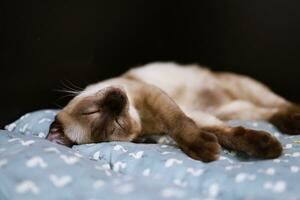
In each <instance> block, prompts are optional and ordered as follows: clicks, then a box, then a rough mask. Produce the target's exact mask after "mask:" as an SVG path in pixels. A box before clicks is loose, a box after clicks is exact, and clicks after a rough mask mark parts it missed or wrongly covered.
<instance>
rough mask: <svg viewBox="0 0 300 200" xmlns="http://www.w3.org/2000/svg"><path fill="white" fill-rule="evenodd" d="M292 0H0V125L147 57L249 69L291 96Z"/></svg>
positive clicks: (295, 34) (298, 47) (294, 89)
mask: <svg viewBox="0 0 300 200" xmlns="http://www.w3.org/2000/svg"><path fill="white" fill-rule="evenodd" d="M299 8H300V1H299V0H288V1H283V0H263V1H262V0H251V1H240V0H236V1H235V0H230V1H219V0H210V1H202V0H198V1H175V0H174V1H168V0H161V1H154V0H153V1H141V0H136V1H135V0H128V1H127V0H119V1H113V0H109V1H104V0H94V1H88V0H87V1H82V0H81V1H76V0H52V1H40V0H27V1H19V0H18V1H17V0H4V1H3V0H2V1H1V3H0V34H1V43H0V47H1V60H0V64H1V71H0V74H1V78H0V89H1V97H0V113H1V114H0V126H3V125H4V124H6V123H8V122H10V121H12V120H14V119H16V118H17V117H19V116H20V115H21V114H24V113H25V112H29V111H33V110H36V109H41V108H57V107H58V105H60V106H63V105H65V104H66V103H67V101H68V100H69V99H70V98H60V97H62V96H63V95H64V94H61V93H58V92H55V91H54V90H55V89H61V88H64V86H63V83H65V84H68V85H69V84H70V83H68V82H72V83H73V84H75V85H77V86H80V87H84V86H85V85H87V84H89V83H92V82H95V81H98V80H102V79H104V78H107V77H111V76H116V75H119V74H121V73H122V72H124V71H126V70H127V69H128V68H129V67H132V66H135V65H140V64H144V63H147V62H151V61H177V62H180V63H191V62H192V63H200V64H203V65H208V66H210V67H211V68H212V69H215V70H230V71H234V72H238V73H243V74H247V75H250V76H252V77H254V78H256V79H258V80H260V81H262V82H264V83H266V84H267V85H269V86H271V87H272V88H273V90H274V91H276V92H278V93H279V94H281V95H283V96H284V97H286V98H288V99H291V100H293V101H300V92H299V89H298V86H300V79H299V75H300V68H299V67H300V60H299V58H300V37H299V36H300V9H299Z"/></svg>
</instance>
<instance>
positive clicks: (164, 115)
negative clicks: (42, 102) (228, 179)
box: [47, 63, 300, 162]
mask: <svg viewBox="0 0 300 200" xmlns="http://www.w3.org/2000/svg"><path fill="white" fill-rule="evenodd" d="M231 119H247V120H266V121H269V122H271V123H273V124H274V125H275V126H276V127H277V128H278V129H280V130H281V131H282V132H284V133H287V134H298V133H300V107H298V106H297V105H295V104H293V103H291V102H289V101H287V100H285V99H284V98H282V97H280V96H278V95H276V94H274V93H273V92H272V91H271V90H269V89H268V88H267V87H266V86H264V85H263V84H262V83H259V82H257V81H255V80H253V79H251V78H249V77H246V76H242V75H237V74H233V73H225V72H212V71H210V70H208V69H206V68H203V67H200V66H196V65H186V66H181V65H179V64H175V63H151V64H147V65H144V66H141V67H139V68H135V69H131V70H129V71H128V72H126V73H125V74H123V75H121V76H120V77H116V78H112V79H108V80H105V81H101V82H99V83H96V84H93V85H89V86H88V87H86V88H85V89H84V90H83V91H82V92H80V93H79V94H78V95H77V96H76V97H75V98H73V99H72V100H71V101H70V102H69V103H68V104H67V105H66V106H65V107H64V108H63V109H62V110H61V111H60V112H59V113H58V114H57V116H56V118H55V121H54V122H53V123H52V124H51V127H50V130H49V134H48V135H47V139H48V140H50V141H53V142H56V143H59V144H63V145H66V146H72V145H73V144H85V143H97V142H104V141H137V140H138V139H139V138H140V137H143V136H147V135H151V134H167V135H169V136H170V137H172V138H173V139H174V140H175V141H176V142H177V144H178V146H179V147H180V148H181V150H182V151H183V152H185V153H186V154H187V155H188V156H190V157H192V158H194V159H197V160H201V161H204V162H209V161H213V160H216V159H218V157H219V152H220V145H221V146H223V147H225V148H229V149H234V150H237V151H243V152H246V153H248V154H249V155H253V156H256V157H261V158H276V157H278V156H280V155H281V153H282V146H281V144H280V142H279V141H278V140H277V139H276V138H275V137H273V136H271V135H270V134H269V133H267V132H264V131H256V130H251V129H247V128H243V127H229V126H228V125H227V124H226V123H225V121H226V120H231Z"/></svg>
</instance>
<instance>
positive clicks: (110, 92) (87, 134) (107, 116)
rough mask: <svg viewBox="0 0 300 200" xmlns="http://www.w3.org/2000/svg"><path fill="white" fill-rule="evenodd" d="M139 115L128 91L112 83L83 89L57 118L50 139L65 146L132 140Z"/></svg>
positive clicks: (49, 135) (138, 128) (136, 132)
mask: <svg viewBox="0 0 300 200" xmlns="http://www.w3.org/2000/svg"><path fill="white" fill-rule="evenodd" d="M140 128H141V126H140V121H139V116H138V113H137V111H136V110H135V108H134V107H133V106H132V105H130V102H129V98H128V96H127V94H126V91H125V90H124V89H122V88H121V87H117V86H116V87H115V86H109V87H104V88H102V89H100V90H97V91H95V92H93V91H84V92H82V93H81V94H79V95H77V96H76V97H75V98H73V99H72V100H71V101H70V102H69V103H68V104H67V105H66V106H65V107H64V108H63V109H62V110H61V111H60V112H59V113H58V114H57V115H56V117H55V120H54V122H53V123H52V124H51V126H50V129H49V133H48V135H47V137H46V138H47V139H48V140H50V141H53V142H56V143H59V144H63V145H66V146H72V145H73V144H86V143H97V142H103V141H112V140H119V141H131V140H133V139H134V138H135V137H136V136H137V134H138V132H139V131H140Z"/></svg>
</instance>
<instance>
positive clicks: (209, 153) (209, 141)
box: [179, 132, 220, 162]
mask: <svg viewBox="0 0 300 200" xmlns="http://www.w3.org/2000/svg"><path fill="white" fill-rule="evenodd" d="M179 146H180V148H181V149H182V150H183V152H185V153H186V154H187V155H188V156H190V157H191V158H193V159H196V160H201V161H203V162H210V161H214V160H217V159H218V158H219V153H220V145H219V143H218V140H217V138H216V137H215V136H214V135H212V134H210V133H206V132H201V133H200V134H197V137H195V138H193V140H192V141H191V142H189V143H181V144H180V145H179Z"/></svg>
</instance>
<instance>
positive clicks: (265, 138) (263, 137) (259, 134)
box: [234, 127, 282, 158]
mask: <svg viewBox="0 0 300 200" xmlns="http://www.w3.org/2000/svg"><path fill="white" fill-rule="evenodd" d="M234 131H235V133H234V134H235V137H236V139H237V142H240V145H241V146H242V150H244V151H245V152H246V153H248V154H250V155H253V156H257V157H261V158H277V157H279V156H280V155H281V153H282V146H281V144H280V142H279V141H278V140H277V139H276V138H275V137H273V136H272V135H270V134H269V133H267V132H265V131H256V130H252V129H247V128H243V127H236V128H235V130H234Z"/></svg>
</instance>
